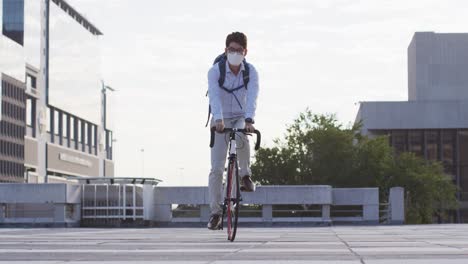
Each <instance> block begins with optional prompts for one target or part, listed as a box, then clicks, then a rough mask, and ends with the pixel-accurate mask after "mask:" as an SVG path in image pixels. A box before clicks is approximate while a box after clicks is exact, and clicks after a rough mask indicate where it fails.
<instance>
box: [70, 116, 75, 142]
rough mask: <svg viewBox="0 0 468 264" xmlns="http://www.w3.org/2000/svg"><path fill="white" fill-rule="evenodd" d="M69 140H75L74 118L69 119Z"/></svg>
mask: <svg viewBox="0 0 468 264" xmlns="http://www.w3.org/2000/svg"><path fill="white" fill-rule="evenodd" d="M69 126H70V139H71V140H74V139H75V118H74V117H72V116H71V117H70V124H69Z"/></svg>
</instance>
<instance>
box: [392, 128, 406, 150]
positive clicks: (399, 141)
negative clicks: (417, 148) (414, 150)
mask: <svg viewBox="0 0 468 264" xmlns="http://www.w3.org/2000/svg"><path fill="white" fill-rule="evenodd" d="M406 140H407V132H406V131H405V130H394V131H392V144H393V147H394V149H395V151H396V153H401V152H405V151H406Z"/></svg>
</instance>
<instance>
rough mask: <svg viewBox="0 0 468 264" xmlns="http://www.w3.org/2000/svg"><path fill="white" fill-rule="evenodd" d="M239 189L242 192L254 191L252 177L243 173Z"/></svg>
mask: <svg viewBox="0 0 468 264" xmlns="http://www.w3.org/2000/svg"><path fill="white" fill-rule="evenodd" d="M240 183H241V186H240V190H241V191H243V192H254V191H255V184H254V183H253V182H252V179H251V178H250V176H249V175H245V176H244V177H242V179H241V181H240Z"/></svg>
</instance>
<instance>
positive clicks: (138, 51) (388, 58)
mask: <svg viewBox="0 0 468 264" xmlns="http://www.w3.org/2000/svg"><path fill="white" fill-rule="evenodd" d="M69 2H70V3H71V4H72V5H74V6H75V7H76V8H77V9H78V10H79V11H81V12H82V13H83V14H84V15H85V16H86V17H87V18H88V19H90V20H91V21H92V22H93V23H94V24H95V25H96V26H97V27H98V28H99V29H100V30H101V31H103V32H104V36H103V37H102V42H101V45H102V46H101V51H102V62H103V65H102V72H103V76H104V79H105V81H106V83H107V84H108V85H110V86H112V87H113V88H115V89H118V90H119V91H118V92H117V93H115V100H114V101H113V107H112V108H113V111H114V118H115V119H114V121H115V127H114V131H115V137H116V139H117V142H116V143H115V162H116V166H115V168H116V176H141V175H142V174H144V176H145V177H148V176H152V177H156V178H159V179H162V180H164V185H207V183H208V172H209V148H208V141H209V133H208V130H207V129H206V128H205V127H204V125H205V121H206V115H207V108H208V100H207V98H205V97H204V96H205V92H206V89H207V80H206V75H207V71H208V69H209V67H210V66H211V63H212V61H213V59H214V58H215V57H216V55H218V54H219V53H220V52H222V51H223V49H224V41H225V38H226V35H227V34H228V33H230V32H232V31H242V32H244V33H246V34H247V37H248V49H249V53H248V55H247V60H248V61H249V62H251V63H252V64H254V65H255V67H256V68H257V70H258V72H259V78H260V95H259V99H258V110H257V117H256V122H257V124H256V125H257V128H258V129H259V130H261V131H262V132H263V137H264V145H266V146H271V144H272V140H273V139H274V138H277V137H281V136H282V135H283V133H284V132H285V128H286V125H287V124H288V123H291V121H292V120H293V119H294V118H295V117H296V116H297V115H298V114H299V113H300V112H301V111H303V110H304V109H306V108H307V107H309V108H310V109H311V110H312V111H313V112H315V113H336V114H337V117H338V118H339V120H340V121H341V122H342V123H344V124H349V123H351V122H353V121H354V118H355V116H356V113H357V110H358V105H357V104H356V103H357V102H359V101H383V100H385V101H398V100H400V101H401V100H407V66H406V56H407V47H408V44H409V42H410V41H411V38H412V35H413V33H414V32H415V31H436V32H466V31H467V29H466V25H468V16H467V15H466V14H467V13H468V1H463V0H460V1H455V0H448V1H422V0H420V1H414V0H412V1H407V0H406V1H403V0H398V1H396V0H393V1H383V0H380V1H377V0H363V1H348V0H339V1H331V0H320V1H313V0H297V1H295V0H265V1H252V0H250V1H248V0H245V1H244V0H242V1H229V2H227V1H219V0H212V1H189V0H187V1H167V0H166V1H159V0H138V1H135V0H100V1H95V0H69ZM142 148H144V154H143V153H142V152H141V151H140V149H142ZM143 168H144V169H143ZM253 178H255V176H253Z"/></svg>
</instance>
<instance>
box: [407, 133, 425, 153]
mask: <svg viewBox="0 0 468 264" xmlns="http://www.w3.org/2000/svg"><path fill="white" fill-rule="evenodd" d="M408 137H409V151H410V152H413V153H414V154H416V155H417V156H419V157H421V156H423V133H422V131H418V130H414V131H410V132H409V133H408Z"/></svg>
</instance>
